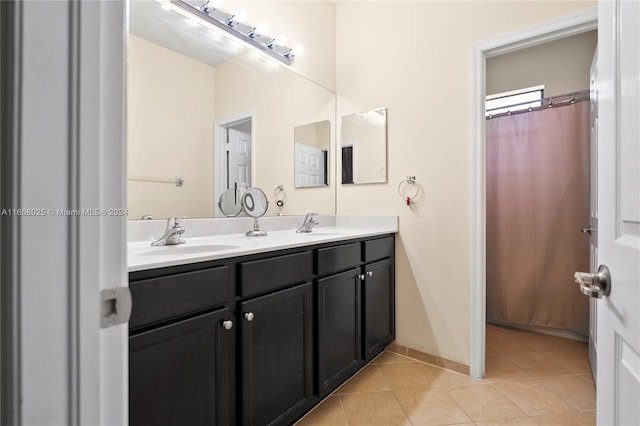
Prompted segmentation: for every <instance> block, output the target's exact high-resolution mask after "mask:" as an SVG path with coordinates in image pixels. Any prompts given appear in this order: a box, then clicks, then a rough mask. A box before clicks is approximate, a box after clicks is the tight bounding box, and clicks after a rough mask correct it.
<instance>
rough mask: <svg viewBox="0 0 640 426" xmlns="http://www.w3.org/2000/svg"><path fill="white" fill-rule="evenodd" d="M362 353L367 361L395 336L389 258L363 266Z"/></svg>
mask: <svg viewBox="0 0 640 426" xmlns="http://www.w3.org/2000/svg"><path fill="white" fill-rule="evenodd" d="M364 273H365V280H364V284H363V286H362V293H363V299H364V303H363V309H364V356H365V360H367V361H369V360H371V359H372V358H373V357H375V356H376V355H377V354H379V353H380V352H382V351H383V350H384V348H385V347H386V346H387V345H388V344H389V343H391V342H392V341H393V339H394V338H395V285H394V269H393V259H385V260H381V261H380V262H374V263H369V264H367V265H365V266H364Z"/></svg>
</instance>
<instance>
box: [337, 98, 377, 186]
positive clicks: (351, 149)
mask: <svg viewBox="0 0 640 426" xmlns="http://www.w3.org/2000/svg"><path fill="white" fill-rule="evenodd" d="M340 126H341V132H340V134H341V138H340V140H341V142H340V148H341V151H342V152H341V159H342V161H341V163H342V181H341V182H342V184H358V183H380V182H386V181H387V109H386V108H378V109H374V110H371V111H364V112H359V113H356V114H350V115H345V116H343V117H342V118H341V120H340Z"/></svg>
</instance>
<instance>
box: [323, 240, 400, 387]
mask: <svg viewBox="0 0 640 426" xmlns="http://www.w3.org/2000/svg"><path fill="white" fill-rule="evenodd" d="M378 259H382V260H378ZM393 259H394V238H393V237H383V238H374V239H370V240H366V241H363V242H359V243H350V244H343V245H338V246H334V247H328V248H324V249H319V250H318V271H319V275H320V279H319V280H318V297H317V305H318V394H319V396H320V398H323V397H325V396H327V395H328V394H329V393H331V392H332V391H333V390H335V389H336V388H337V387H338V386H340V385H341V384H342V383H343V382H344V381H345V380H346V379H348V378H349V377H351V375H352V374H353V373H355V372H356V371H358V370H359V369H360V368H361V367H362V366H363V365H365V364H366V363H367V362H369V361H371V360H372V359H373V358H374V357H375V356H377V355H378V354H380V352H382V351H383V350H384V348H385V347H386V346H387V345H388V344H389V343H390V342H392V341H393V339H394V338H395V295H394V294H395V285H394V269H393ZM346 268H351V269H348V270H346V271H344V270H345V269H346ZM340 271H344V272H340ZM335 272H339V273H337V274H334V275H330V276H328V277H324V278H323V277H322V276H323V274H329V273H335Z"/></svg>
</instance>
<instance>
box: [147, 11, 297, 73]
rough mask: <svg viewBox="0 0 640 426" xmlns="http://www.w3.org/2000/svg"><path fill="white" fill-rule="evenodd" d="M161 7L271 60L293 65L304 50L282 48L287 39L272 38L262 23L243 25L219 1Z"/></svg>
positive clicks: (239, 13) (243, 17) (239, 14)
mask: <svg viewBox="0 0 640 426" xmlns="http://www.w3.org/2000/svg"><path fill="white" fill-rule="evenodd" d="M156 1H158V2H160V3H161V4H164V3H168V4H169V5H172V6H174V7H176V8H177V9H180V10H181V11H186V12H188V13H189V14H191V15H194V16H195V17H198V18H200V19H202V20H204V21H206V22H208V23H210V24H213V25H214V26H216V27H218V28H220V29H222V30H224V31H225V32H227V33H228V34H231V35H233V36H235V37H237V38H239V39H240V40H243V41H245V42H246V43H248V44H249V45H251V46H253V47H254V48H256V49H258V50H260V51H262V52H263V53H266V54H267V55H269V56H271V57H272V58H275V59H277V60H278V61H280V62H282V63H285V64H287V65H292V64H293V61H294V58H295V57H296V56H300V55H302V53H303V51H304V49H302V46H300V45H297V46H295V47H293V48H290V47H287V46H286V45H285V43H286V38H285V37H284V36H282V35H279V36H277V37H272V36H269V35H267V34H266V32H267V31H268V27H267V26H266V24H265V23H260V24H259V25H257V26H254V25H251V24H249V23H247V22H245V21H246V19H247V15H246V13H245V12H244V11H242V10H238V11H237V12H235V13H231V12H228V11H226V10H224V9H223V8H222V7H221V6H222V1H221V0H156Z"/></svg>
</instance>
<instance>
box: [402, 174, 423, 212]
mask: <svg viewBox="0 0 640 426" xmlns="http://www.w3.org/2000/svg"><path fill="white" fill-rule="evenodd" d="M412 186H413V187H414V189H413V190H411V189H410V188H411V187H412ZM419 193H420V185H419V184H418V183H417V182H416V177H415V176H407V178H406V179H403V180H401V181H400V183H399V184H398V194H400V196H401V197H402V198H403V199H404V200H406V202H407V205H408V206H410V205H411V201H412V200H415V199H416V197H417V196H418V194H419Z"/></svg>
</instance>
